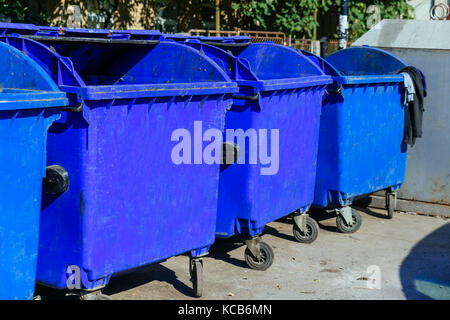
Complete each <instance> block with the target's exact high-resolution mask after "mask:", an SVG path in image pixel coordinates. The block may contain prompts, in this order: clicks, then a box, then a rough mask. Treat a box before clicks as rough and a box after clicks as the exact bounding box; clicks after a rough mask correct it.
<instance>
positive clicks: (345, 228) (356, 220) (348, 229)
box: [336, 208, 362, 233]
mask: <svg viewBox="0 0 450 320" xmlns="http://www.w3.org/2000/svg"><path fill="white" fill-rule="evenodd" d="M351 210H352V221H353V222H352V224H351V225H349V224H347V222H346V221H345V219H344V217H343V216H342V215H341V214H340V215H338V216H337V217H336V226H337V228H338V230H339V231H340V232H342V233H354V232H356V231H358V229H359V228H360V227H361V223H362V218H361V215H360V214H359V212H358V211H356V210H355V209H353V208H352V209H351Z"/></svg>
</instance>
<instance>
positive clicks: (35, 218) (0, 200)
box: [0, 24, 406, 299]
mask: <svg viewBox="0 0 450 320" xmlns="http://www.w3.org/2000/svg"><path fill="white" fill-rule="evenodd" d="M0 51H1V53H0V60H1V61H0V186H1V188H2V190H1V192H0V274H1V285H0V299H32V298H33V296H34V288H35V283H36V282H37V283H40V284H43V285H45V286H49V287H53V288H57V289H67V288H70V289H74V290H75V291H76V292H77V293H78V294H79V295H80V297H84V298H86V297H87V296H89V297H91V298H92V295H95V298H97V299H101V298H105V297H104V296H102V295H101V294H100V293H99V292H100V291H99V289H101V288H102V287H104V286H105V285H107V284H108V282H109V281H110V278H111V276H113V275H115V274H117V273H119V272H123V271H127V270H131V269H134V268H136V267H140V266H143V265H147V264H150V263H154V262H158V261H162V260H164V259H167V258H169V257H172V256H175V255H180V254H188V255H189V257H190V259H189V272H190V275H191V280H192V283H193V291H194V293H193V295H194V296H201V294H202V289H203V286H202V270H203V260H202V257H203V256H205V255H206V254H208V251H209V248H210V246H211V245H212V244H213V243H214V240H215V238H216V237H224V238H229V237H231V236H235V235H238V236H240V237H241V239H242V242H243V243H245V245H246V246H247V249H246V251H245V260H246V262H247V264H248V266H249V267H251V268H253V269H257V270H266V269H267V268H269V267H270V265H271V264H272V261H273V258H274V255H273V251H272V249H271V247H270V246H269V245H268V244H267V243H264V242H262V241H261V240H260V237H259V236H260V235H261V234H262V232H263V229H264V226H265V225H266V224H267V223H269V222H271V221H275V220H277V219H279V218H282V217H285V216H292V217H293V219H292V220H293V233H294V236H295V239H297V240H298V241H300V242H303V243H310V242H312V241H314V239H315V238H316V237H317V232H318V227H317V222H316V221H315V220H313V219H312V218H310V217H309V216H308V214H307V213H308V210H309V209H310V208H311V207H317V208H326V209H334V210H335V212H336V213H337V226H338V228H339V230H340V231H342V232H355V231H356V230H357V229H358V228H359V226H360V225H361V217H360V215H359V214H358V213H357V212H356V211H354V210H352V209H351V208H350V207H349V205H350V204H351V203H352V201H353V200H354V199H356V198H358V197H359V196H361V195H365V194H369V193H372V192H375V191H379V190H387V192H389V193H390V194H392V193H393V192H394V191H395V190H396V189H398V188H400V186H401V185H402V182H403V180H404V174H405V165H406V148H405V146H404V145H403V144H402V139H403V130H404V121H405V120H404V117H405V116H404V114H405V112H404V109H405V106H404V103H403V101H404V97H403V95H404V84H403V83H404V78H403V75H401V74H398V72H399V70H401V69H402V68H404V67H405V66H406V63H404V62H403V61H402V60H400V59H399V58H397V57H395V56H393V55H391V54H389V53H387V52H384V51H382V50H379V49H373V48H370V47H354V48H349V49H345V50H341V51H338V52H336V53H334V54H332V55H330V56H328V57H327V58H326V59H325V60H324V59H322V58H320V57H317V56H314V55H312V54H311V53H308V52H302V51H297V50H294V49H292V48H289V47H285V46H280V45H276V44H273V43H251V42H250V41H249V39H248V38H246V37H228V38H220V37H208V38H206V37H187V36H181V35H163V34H160V33H159V32H157V31H148V30H113V31H111V30H89V29H64V28H52V27H38V26H34V25H24V24H0ZM199 125H200V128H201V130H202V131H201V132H203V133H205V132H208V129H218V130H220V132H226V130H227V129H235V130H239V129H241V130H243V131H244V132H249V131H247V130H249V129H255V131H254V132H266V136H265V138H266V141H267V145H268V146H270V147H269V150H266V151H268V154H270V152H271V151H272V153H273V154H274V148H278V156H277V159H275V157H274V158H273V159H272V160H273V161H275V162H277V163H276V164H274V163H272V165H276V169H277V170H275V173H273V172H272V174H262V172H264V170H265V169H267V167H268V162H267V161H266V162H264V161H256V162H255V161H252V159H253V160H254V157H255V156H256V151H255V149H251V146H250V143H245V144H244V145H242V143H241V144H239V143H238V142H237V141H234V140H233V141H228V142H226V143H224V144H223V148H221V150H215V155H216V156H217V153H220V159H222V158H226V159H228V161H219V162H217V161H215V162H213V163H211V164H208V163H205V162H204V161H201V160H202V159H200V161H198V160H199V159H194V158H195V157H198V155H197V154H195V155H194V154H191V155H189V154H185V153H184V152H188V150H184V149H183V154H182V155H181V156H182V157H185V156H187V157H188V158H186V159H192V164H187V163H181V164H180V163H176V161H173V152H174V147H175V145H176V144H177V143H178V142H179V141H181V140H177V139H181V136H183V134H180V135H178V136H176V137H175V139H174V132H183V133H192V134H193V133H194V132H195V130H198V128H199V127H198V126H199ZM180 129H181V131H179V130H180ZM265 130H266V131H265ZM216 131H217V130H216ZM209 132H211V131H209ZM273 132H276V133H277V134H272V133H273ZM183 137H184V136H183ZM259 137H260V138H261V134H260V135H259ZM203 138H204V139H200V142H199V141H198V140H195V141H192V150H194V149H195V148H196V147H197V148H200V150H203V149H205V148H206V147H207V146H208V145H209V144H210V142H211V141H212V138H213V137H212V136H211V137H205V136H204V137H203ZM215 138H218V137H215ZM219 138H220V137H219ZM261 141H262V140H260V144H261ZM259 148H261V146H259ZM270 149H272V150H270ZM256 150H257V149H256ZM193 153H194V152H193ZM230 155H231V156H230ZM230 159H232V160H231V161H229V160H230ZM238 159H240V160H241V161H238ZM195 160H197V162H196V161H195ZM266 160H267V159H266ZM187 162H189V161H187ZM76 277H78V278H76Z"/></svg>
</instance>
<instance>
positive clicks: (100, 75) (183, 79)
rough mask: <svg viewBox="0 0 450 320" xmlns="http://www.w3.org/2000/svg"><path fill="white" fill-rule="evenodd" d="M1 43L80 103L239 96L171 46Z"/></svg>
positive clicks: (222, 78)
mask: <svg viewBox="0 0 450 320" xmlns="http://www.w3.org/2000/svg"><path fill="white" fill-rule="evenodd" d="M0 41H3V42H6V43H9V44H11V45H12V46H14V47H16V48H18V49H19V50H21V51H24V52H25V53H26V54H27V55H28V56H29V57H30V58H32V59H33V60H34V61H36V62H37V63H38V64H39V65H40V66H41V67H42V68H43V69H44V70H45V72H46V73H47V74H48V75H50V77H51V78H52V79H53V80H54V81H55V82H56V83H57V84H58V86H59V87H60V88H61V90H63V91H65V92H67V93H70V94H76V95H77V96H78V97H79V98H81V99H93V100H97V99H116V98H128V97H130V98H133V97H134V98H137V97H158V96H178V95H197V94H214V93H217V94H219V93H233V92H236V91H237V90H238V89H237V85H236V84H235V83H233V82H232V81H231V80H230V78H229V77H228V76H227V74H226V73H225V72H224V71H223V70H222V69H220V68H219V67H218V66H217V65H216V64H215V63H214V61H213V60H211V59H210V58H208V57H206V56H204V55H202V54H201V53H200V52H198V51H197V50H194V49H193V48H190V47H188V46H186V45H183V44H181V43H176V42H173V41H161V42H148V41H126V40H125V41H122V40H117V41H116V40H108V41H105V39H82V38H70V37H63V38H60V37H46V38H45V39H42V40H41V41H39V42H38V41H35V40H32V39H28V38H23V37H20V36H3V37H0ZM78 102H79V101H78ZM71 103H77V101H73V102H71Z"/></svg>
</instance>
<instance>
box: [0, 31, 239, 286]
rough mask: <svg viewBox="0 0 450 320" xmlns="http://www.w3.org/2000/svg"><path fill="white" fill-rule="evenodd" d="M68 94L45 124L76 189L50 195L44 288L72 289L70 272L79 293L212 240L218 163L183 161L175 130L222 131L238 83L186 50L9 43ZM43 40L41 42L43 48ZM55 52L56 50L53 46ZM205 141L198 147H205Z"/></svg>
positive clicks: (162, 44)
mask: <svg viewBox="0 0 450 320" xmlns="http://www.w3.org/2000/svg"><path fill="white" fill-rule="evenodd" d="M0 40H2V41H5V42H9V43H11V44H12V45H14V46H16V47H18V48H19V49H20V50H23V51H26V52H27V54H28V56H30V57H32V58H33V59H35V60H36V61H37V62H38V63H39V64H41V65H42V67H43V68H44V69H45V70H46V71H47V72H48V74H49V75H51V77H53V78H54V79H55V80H56V81H57V83H58V85H59V87H60V88H61V90H63V91H65V92H67V93H68V95H69V97H70V102H71V106H72V107H77V106H79V105H80V104H82V106H83V110H82V112H78V113H77V112H70V113H67V114H66V115H65V116H64V117H63V118H62V119H61V120H60V121H58V122H57V123H55V124H54V125H53V126H52V127H51V128H50V133H49V139H48V163H49V164H59V165H61V166H63V167H65V168H66V170H67V171H68V173H69V176H70V179H71V180H70V188H69V190H68V191H67V192H66V193H64V194H62V195H60V196H57V197H49V196H46V197H44V199H43V208H42V216H41V234H40V250H39V261H38V274H37V277H38V281H39V282H41V283H44V284H47V285H49V286H52V287H57V288H65V287H66V282H67V275H66V271H67V270H66V269H67V266H69V265H75V266H78V267H79V268H80V269H81V280H82V287H83V288H95V287H98V286H102V285H105V284H107V283H108V281H109V279H110V277H111V275H113V274H115V273H117V272H122V271H126V270H130V269H133V268H136V267H139V266H143V265H146V264H150V263H153V262H157V261H161V260H163V259H166V258H169V257H172V256H174V255H179V254H183V253H189V254H191V255H192V256H199V255H203V254H206V253H207V252H208V250H209V246H210V245H211V244H212V243H213V242H214V238H215V224H216V212H217V192H218V174H219V165H218V164H217V165H216V164H215V165H206V164H196V165H194V164H192V165H176V164H174V163H173V161H172V159H171V151H172V148H173V147H174V146H175V144H176V143H177V142H173V141H171V137H172V133H173V131H174V130H176V129H186V130H188V131H189V132H194V121H202V126H203V132H205V131H206V130H207V129H210V128H217V129H219V130H223V126H224V117H225V110H226V108H227V107H228V106H229V105H230V104H231V103H232V94H233V93H235V92H237V90H238V89H237V85H236V84H235V83H233V82H232V81H231V80H230V79H229V77H228V76H227V75H226V74H225V72H223V71H222V70H221V69H220V68H218V67H217V65H216V64H215V63H214V62H213V61H212V60H211V59H209V58H208V57H205V56H202V55H201V54H199V52H197V51H196V50H194V49H192V48H189V47H187V46H185V45H183V44H179V43H175V42H172V41H171V42H168V41H154V40H150V41H147V42H146V41H145V40H144V41H141V40H139V41H138V42H136V41H133V40H130V41H129V42H126V41H122V40H121V39H119V40H115V39H110V40H108V41H106V42H105V41H102V39H100V41H98V39H92V38H90V39H89V38H88V39H86V38H84V40H83V39H80V38H79V37H75V38H72V37H54V38H50V37H43V38H35V40H32V39H25V38H21V37H16V36H4V37H3V38H1V39H0ZM37 40H39V41H37ZM50 47H51V49H50ZM207 144H209V142H203V145H202V146H203V147H205V146H206V145H207Z"/></svg>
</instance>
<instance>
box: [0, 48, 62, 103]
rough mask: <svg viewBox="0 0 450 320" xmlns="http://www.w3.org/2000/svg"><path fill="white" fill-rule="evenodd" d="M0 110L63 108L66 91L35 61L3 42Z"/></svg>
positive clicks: (0, 52)
mask: <svg viewBox="0 0 450 320" xmlns="http://www.w3.org/2000/svg"><path fill="white" fill-rule="evenodd" d="M0 74H2V75H3V76H2V77H0V110H20V109H35V108H46V107H62V106H66V105H67V104H68V100H67V98H66V94H65V93H63V92H61V91H60V90H59V88H58V86H57V85H56V84H55V82H54V81H53V80H52V79H51V78H50V76H49V75H48V74H47V73H46V72H45V70H44V69H43V68H41V67H40V66H39V64H37V63H36V62H35V61H33V60H32V59H30V58H29V57H27V56H26V55H25V54H24V53H22V52H20V51H19V50H17V49H15V48H14V47H12V46H9V45H7V44H5V43H1V42H0Z"/></svg>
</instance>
